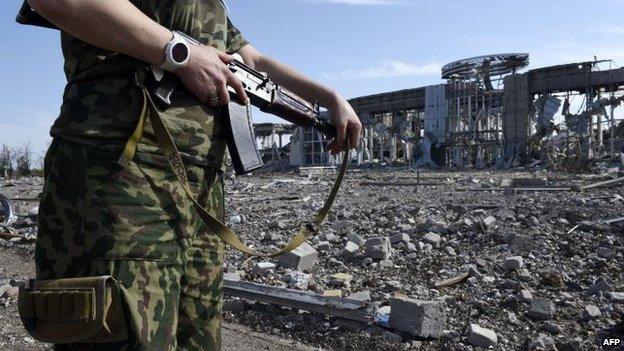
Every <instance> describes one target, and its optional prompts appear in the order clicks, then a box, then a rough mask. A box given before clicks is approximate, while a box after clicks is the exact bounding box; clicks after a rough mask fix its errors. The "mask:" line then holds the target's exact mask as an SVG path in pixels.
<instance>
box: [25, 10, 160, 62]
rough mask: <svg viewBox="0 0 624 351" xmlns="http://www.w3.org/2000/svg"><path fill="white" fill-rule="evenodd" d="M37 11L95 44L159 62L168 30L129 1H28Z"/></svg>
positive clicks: (76, 35) (57, 24) (82, 38)
mask: <svg viewBox="0 0 624 351" xmlns="http://www.w3.org/2000/svg"><path fill="white" fill-rule="evenodd" d="M28 2H29V4H30V6H31V7H33V8H34V9H35V10H36V11H37V12H38V13H39V14H41V15H42V16H43V17H45V18H46V19H47V20H49V21H50V22H52V23H54V24H55V25H56V26H57V27H59V28H61V29H63V30H64V31H66V32H67V33H69V34H71V35H73V36H75V37H77V38H79V39H81V40H83V41H85V42H87V43H89V44H92V45H94V46H97V47H100V48H103V49H107V50H111V51H115V52H120V53H123V54H126V55H130V56H133V57H135V58H137V59H139V60H142V61H145V62H148V63H151V64H161V63H162V61H163V59H164V56H163V52H164V51H163V48H164V47H165V45H166V44H167V42H168V41H169V40H170V39H171V32H170V31H169V30H168V29H166V28H165V27H163V26H161V25H159V24H158V23H156V22H154V21H153V20H152V19H150V18H149V17H147V16H146V15H145V14H143V13H142V12H141V11H140V10H139V9H137V8H136V7H135V6H134V5H133V4H132V3H130V1H128V0H106V1H101V0H28Z"/></svg>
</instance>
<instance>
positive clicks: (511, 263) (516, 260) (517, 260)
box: [504, 256, 524, 271]
mask: <svg viewBox="0 0 624 351" xmlns="http://www.w3.org/2000/svg"><path fill="white" fill-rule="evenodd" d="M504 267H505V269H506V270H508V271H516V270H519V269H521V268H522V267H524V259H523V258H522V257H521V256H513V257H508V258H507V259H506V260H505V264H504Z"/></svg>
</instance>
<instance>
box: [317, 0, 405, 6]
mask: <svg viewBox="0 0 624 351" xmlns="http://www.w3.org/2000/svg"><path fill="white" fill-rule="evenodd" d="M307 1H308V2H322V3H328V4H343V5H353V6H380V5H381V6H388V5H398V4H401V3H403V1H401V0H307Z"/></svg>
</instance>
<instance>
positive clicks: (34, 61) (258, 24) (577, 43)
mask: <svg viewBox="0 0 624 351" xmlns="http://www.w3.org/2000/svg"><path fill="white" fill-rule="evenodd" d="M21 2H22V1H21V0H2V1H1V2H0V33H2V35H0V47H2V64H1V65H0V82H1V84H0V144H2V143H5V144H8V145H12V146H19V145H22V144H24V143H26V142H30V143H31V145H32V147H33V150H34V151H35V152H38V153H42V152H44V150H45V148H46V145H47V144H48V143H49V140H50V138H49V136H48V133H49V128H50V126H51V125H52V123H53V121H54V119H55V118H56V117H57V116H58V112H59V106H60V104H61V97H62V92H63V87H64V85H65V77H64V75H63V71H62V64H63V62H62V57H61V53H60V44H59V34H58V33H57V32H55V31H51V30H45V29H39V28H34V27H26V26H20V25H17V24H16V23H15V22H14V17H15V14H16V13H17V10H18V8H19V6H20V5H21ZM226 2H227V4H228V6H229V8H230V16H231V18H232V21H233V22H234V24H235V25H236V26H237V27H238V28H239V29H240V30H241V31H242V32H243V34H244V35H245V36H246V37H247V39H248V40H249V41H250V42H251V43H252V45H253V46H254V47H256V48H257V49H258V50H260V51H261V52H263V53H265V54H268V55H270V56H272V57H274V58H277V59H279V60H281V61H283V62H286V63H288V64H289V65H291V66H293V67H295V68H297V69H298V70H300V71H302V72H304V73H305V74H307V75H309V76H310V77H312V78H314V79H316V80H319V81H321V82H322V83H324V84H327V85H329V86H332V87H333V88H335V89H336V90H337V91H339V92H340V93H341V94H342V95H343V96H345V97H346V98H352V97H357V96H363V95H368V94H374V93H380V92H385V91H392V90H399V89H407V88H414V87H419V86H423V85H429V84H437V83H442V80H441V78H440V68H441V67H442V66H443V65H444V64H446V63H449V62H451V61H454V60H457V59H461V58H466V57H471V56H478V55H485V54H495V53H506V52H527V53H529V54H530V60H531V65H530V66H529V68H538V67H543V66H548V65H554V64H562V63H569V62H578V61H588V60H593V58H594V55H596V56H597V57H598V58H599V59H607V58H609V59H613V60H614V63H613V65H614V67H619V66H624V44H623V43H624V40H623V38H624V22H623V21H622V14H623V13H624V0H601V1H600V0H596V1H592V2H588V1H577V0H549V1H544V0H541V1H535V0H523V1H500V0H499V1H494V0H481V1H477V0H436V1H431V0H428V1H421V0H411V1H410V0H396V1H395V0H227V1H226ZM256 120H257V121H258V122H264V121H272V120H273V119H271V117H267V116H265V115H259V114H258V115H256Z"/></svg>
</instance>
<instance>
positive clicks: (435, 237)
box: [423, 233, 442, 247]
mask: <svg viewBox="0 0 624 351" xmlns="http://www.w3.org/2000/svg"><path fill="white" fill-rule="evenodd" d="M423 240H424V241H425V242H427V243H429V244H431V245H433V246H435V247H438V246H440V242H441V241H442V238H441V237H440V235H439V234H436V233H427V234H425V236H424V237H423Z"/></svg>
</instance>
